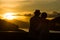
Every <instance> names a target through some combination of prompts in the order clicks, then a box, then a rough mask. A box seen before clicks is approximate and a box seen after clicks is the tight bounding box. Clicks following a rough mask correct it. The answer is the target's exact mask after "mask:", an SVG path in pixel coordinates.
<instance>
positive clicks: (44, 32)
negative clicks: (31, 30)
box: [39, 12, 49, 40]
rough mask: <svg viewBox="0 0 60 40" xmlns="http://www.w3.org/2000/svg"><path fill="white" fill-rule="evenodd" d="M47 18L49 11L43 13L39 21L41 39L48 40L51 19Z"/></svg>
mask: <svg viewBox="0 0 60 40" xmlns="http://www.w3.org/2000/svg"><path fill="white" fill-rule="evenodd" d="M46 18H47V13H46V12H43V13H42V14H41V19H40V23H39V27H40V37H39V40H47V39H48V33H49V28H48V27H49V20H47V19H46Z"/></svg>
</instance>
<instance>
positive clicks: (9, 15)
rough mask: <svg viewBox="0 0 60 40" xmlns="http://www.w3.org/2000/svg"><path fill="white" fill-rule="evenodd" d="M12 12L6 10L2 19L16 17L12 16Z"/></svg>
mask: <svg viewBox="0 0 60 40" xmlns="http://www.w3.org/2000/svg"><path fill="white" fill-rule="evenodd" d="M13 15H14V13H13V12H7V13H5V14H4V15H3V19H7V20H13V19H15V18H16V17H15V16H13Z"/></svg>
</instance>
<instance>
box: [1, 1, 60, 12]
mask: <svg viewBox="0 0 60 40" xmlns="http://www.w3.org/2000/svg"><path fill="white" fill-rule="evenodd" d="M0 9H1V10H2V11H17V12H24V11H27V12H33V11H34V10H35V9H40V10H41V11H47V12H51V11H60V0H0Z"/></svg>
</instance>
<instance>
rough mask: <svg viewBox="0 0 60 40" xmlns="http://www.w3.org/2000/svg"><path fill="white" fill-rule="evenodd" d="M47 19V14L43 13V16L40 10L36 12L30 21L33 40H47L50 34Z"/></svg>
mask: <svg viewBox="0 0 60 40" xmlns="http://www.w3.org/2000/svg"><path fill="white" fill-rule="evenodd" d="M40 15H41V16H40ZM46 18H47V13H46V12H43V13H42V14H41V12H40V10H35V12H34V16H33V17H32V18H31V19H30V28H29V33H30V34H29V35H30V38H31V39H34V40H45V39H46V40H47V37H48V32H49V30H48V27H49V20H47V19H46Z"/></svg>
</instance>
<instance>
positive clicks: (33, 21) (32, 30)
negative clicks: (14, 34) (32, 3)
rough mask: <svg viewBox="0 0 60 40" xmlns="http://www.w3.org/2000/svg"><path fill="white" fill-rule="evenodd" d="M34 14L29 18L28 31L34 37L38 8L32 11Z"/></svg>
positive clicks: (37, 20) (37, 22)
mask: <svg viewBox="0 0 60 40" xmlns="http://www.w3.org/2000/svg"><path fill="white" fill-rule="evenodd" d="M34 14H35V16H33V17H32V18H31V20H30V28H29V33H30V35H31V37H36V36H37V34H38V33H37V30H36V28H37V27H38V24H39V21H40V17H39V15H40V10H36V11H35V12H34Z"/></svg>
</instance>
